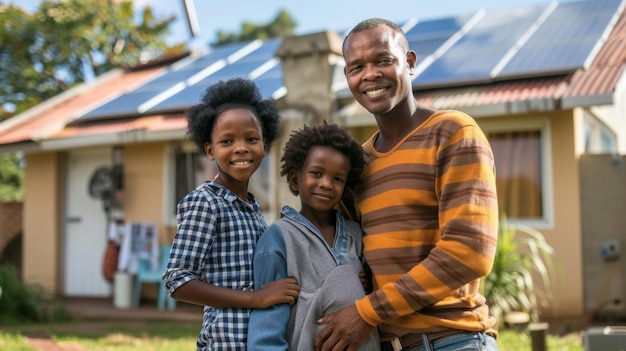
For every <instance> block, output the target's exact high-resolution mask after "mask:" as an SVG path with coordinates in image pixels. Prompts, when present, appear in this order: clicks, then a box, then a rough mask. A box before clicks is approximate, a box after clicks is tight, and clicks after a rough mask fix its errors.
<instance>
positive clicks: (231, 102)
mask: <svg viewBox="0 0 626 351" xmlns="http://www.w3.org/2000/svg"><path fill="white" fill-rule="evenodd" d="M187 116H188V127H187V133H188V136H189V138H190V139H191V140H192V141H193V142H194V143H195V144H196V145H197V146H198V148H199V149H200V150H202V152H204V153H206V155H207V157H208V158H209V159H211V160H212V161H215V163H216V165H217V170H218V174H217V175H216V176H215V178H214V179H213V180H212V181H206V182H204V183H203V184H202V185H200V186H199V187H198V188H196V189H195V190H193V191H191V192H190V193H189V194H187V195H186V196H185V197H184V198H183V199H182V200H181V201H180V202H179V204H178V210H177V216H176V217H177V227H176V236H175V238H174V241H173V243H172V248H171V251H170V258H169V262H168V265H167V269H166V270H165V273H164V274H163V279H164V280H165V285H166V288H167V290H168V292H169V293H170V295H171V296H172V297H173V298H174V299H176V300H179V301H185V302H188V303H192V304H197V305H202V306H204V318H203V321H202V331H201V332H200V335H199V336H198V340H197V350H198V351H200V350H245V347H246V335H247V331H248V330H247V328H248V317H249V314H250V310H251V309H252V308H266V307H269V306H271V305H274V304H277V303H285V304H286V306H288V305H287V304H293V303H294V302H295V300H296V298H297V296H298V291H299V287H298V285H297V283H296V280H295V279H293V278H287V279H283V280H279V281H276V282H274V283H271V284H268V285H265V286H263V287H260V288H257V289H254V286H253V281H252V258H253V253H254V247H255V245H256V242H257V240H258V238H259V236H260V235H261V233H263V231H264V230H265V229H266V227H267V225H266V223H265V219H264V218H263V215H262V214H261V212H260V210H259V203H258V202H257V201H256V200H255V198H254V196H253V195H252V194H250V193H248V182H249V179H250V177H251V176H252V174H253V173H254V172H255V171H256V170H257V168H258V167H259V165H260V164H261V161H262V159H263V157H264V156H265V153H266V151H267V150H268V149H269V147H270V145H271V143H272V142H273V141H274V140H275V139H276V138H277V136H278V132H279V123H278V112H277V110H276V107H275V106H274V104H273V102H272V101H270V100H262V99H261V96H260V94H259V92H258V89H257V87H256V86H255V85H254V83H252V82H251V81H249V80H245V79H241V78H236V79H232V80H229V81H226V82H223V81H220V82H219V83H217V84H215V85H213V86H211V87H209V88H208V89H207V90H206V93H205V95H204V97H203V98H202V101H201V102H200V103H199V104H197V105H194V106H192V107H191V108H190V109H189V111H188V112H187Z"/></svg>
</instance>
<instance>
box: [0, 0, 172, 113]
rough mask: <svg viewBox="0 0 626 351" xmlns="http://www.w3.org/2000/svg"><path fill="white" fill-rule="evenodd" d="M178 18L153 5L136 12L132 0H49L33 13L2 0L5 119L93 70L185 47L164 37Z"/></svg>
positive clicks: (0, 100)
mask: <svg viewBox="0 0 626 351" xmlns="http://www.w3.org/2000/svg"><path fill="white" fill-rule="evenodd" d="M137 17H138V18H139V23H136V21H137ZM174 19H175V18H174V17H170V18H166V19H157V18H155V16H154V14H153V12H152V10H151V9H150V8H149V7H146V8H144V9H143V11H142V13H141V14H140V16H136V14H135V11H134V9H133V6H132V2H131V1H121V2H119V1H102V0H47V1H42V2H41V3H40V5H39V8H38V9H37V10H36V11H35V12H34V13H32V14H29V13H26V12H24V11H23V10H22V9H21V8H18V7H14V6H13V5H9V6H5V5H0V22H2V23H3V27H2V28H0V42H2V46H1V47H0V82H1V83H0V106H2V107H3V109H2V110H1V113H0V120H3V119H5V118H7V117H10V115H11V114H12V113H14V112H15V113H19V112H21V111H24V110H26V109H28V108H30V107H32V106H34V105H36V104H38V103H39V102H41V101H43V100H45V99H48V98H50V97H52V96H55V95H57V94H59V93H61V92H63V91H65V90H67V89H69V88H71V87H72V86H74V85H76V84H78V83H81V82H84V81H85V80H87V79H89V78H90V77H92V76H98V75H100V74H102V73H105V72H107V71H110V70H111V69H113V68H116V67H123V66H130V65H134V64H137V63H141V62H142V61H146V60H149V59H152V58H156V57H158V56H161V55H163V54H164V53H167V52H169V51H176V50H180V49H181V47H176V48H168V47H167V45H166V44H165V42H164V37H165V35H166V34H167V33H168V25H169V24H170V23H171V22H172V21H173V20H174ZM7 106H10V107H12V109H14V111H6V110H5V108H6V107H7Z"/></svg>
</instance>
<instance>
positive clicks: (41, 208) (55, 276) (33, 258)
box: [22, 153, 62, 293]
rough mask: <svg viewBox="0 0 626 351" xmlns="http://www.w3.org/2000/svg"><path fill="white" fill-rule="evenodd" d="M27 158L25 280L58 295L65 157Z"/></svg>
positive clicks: (23, 268)
mask: <svg viewBox="0 0 626 351" xmlns="http://www.w3.org/2000/svg"><path fill="white" fill-rule="evenodd" d="M25 159H26V168H25V173H24V188H25V189H26V193H25V198H24V220H23V228H24V232H23V243H22V245H23V246H22V247H23V250H24V251H23V252H24V256H23V261H22V278H23V280H24V281H25V282H27V283H36V284H37V285H40V286H41V287H43V288H44V289H46V290H48V291H50V292H53V293H58V291H59V286H60V274H59V273H60V272H61V270H60V267H59V243H60V242H61V234H60V226H61V223H60V218H61V215H60V214H61V213H60V211H61V208H60V206H61V201H60V199H61V191H62V186H61V184H62V182H61V174H62V171H61V167H62V162H61V159H62V156H61V155H60V154H58V153H41V154H33V155H26V156H25Z"/></svg>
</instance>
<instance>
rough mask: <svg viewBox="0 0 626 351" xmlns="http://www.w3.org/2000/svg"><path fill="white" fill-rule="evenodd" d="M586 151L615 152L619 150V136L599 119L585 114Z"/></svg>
mask: <svg viewBox="0 0 626 351" xmlns="http://www.w3.org/2000/svg"><path fill="white" fill-rule="evenodd" d="M584 133H585V153H594V154H614V153H616V152H617V137H616V136H615V133H613V132H611V131H610V130H609V128H607V127H606V125H604V124H603V123H602V122H600V121H599V120H598V119H595V118H592V117H589V116H588V115H586V116H585V120H584Z"/></svg>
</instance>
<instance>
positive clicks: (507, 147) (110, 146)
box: [0, 0, 626, 320]
mask: <svg viewBox="0 0 626 351" xmlns="http://www.w3.org/2000/svg"><path fill="white" fill-rule="evenodd" d="M624 6H625V2H624V1H622V0H582V1H575V2H566V3H546V4H536V5H528V6H523V7H517V8H502V9H499V10H493V11H477V12H476V13H470V14H462V15H459V16H453V17H447V18H437V19H411V20H408V21H406V22H405V23H401V24H402V26H403V29H404V30H405V32H406V33H407V37H408V39H409V41H410V45H411V48H412V49H414V50H415V51H416V52H417V53H418V56H419V61H418V65H417V68H416V74H415V79H414V82H413V83H414V93H415V96H416V97H417V98H418V100H419V101H420V102H421V103H423V104H425V105H428V106H432V107H434V108H438V109H444V108H446V109H447V108H452V109H459V110H462V111H465V112H467V113H469V114H470V115H472V116H473V117H475V118H476V120H477V121H478V123H479V124H480V125H481V127H482V128H483V129H484V130H485V132H486V133H487V135H488V137H489V140H490V142H491V143H492V146H493V149H494V153H495V156H496V162H497V167H498V192H499V201H500V203H501V207H502V209H503V211H504V212H506V214H507V216H508V218H509V222H511V223H514V224H516V225H528V226H531V227H533V228H536V229H538V230H540V231H541V232H542V233H543V234H544V235H545V236H546V238H547V239H548V241H549V243H550V244H551V245H552V246H553V247H554V249H555V256H554V258H555V262H556V263H558V267H560V270H559V272H560V274H559V275H558V276H555V277H554V281H553V284H552V293H553V298H552V299H549V300H546V302H548V303H547V304H546V305H545V306H543V316H544V317H545V318H560V319H568V320H575V319H585V318H588V316H589V315H591V314H593V313H599V312H601V311H600V309H602V308H605V307H606V304H605V302H606V301H617V300H619V301H618V303H614V304H612V305H611V306H610V307H611V309H612V312H614V313H618V314H622V315H623V314H624V313H626V311H625V309H624V303H623V302H622V301H623V300H624V298H625V297H626V281H625V279H626V278H625V277H626V276H625V275H624V274H623V272H624V271H625V270H626V263H625V260H624V258H623V257H621V255H620V253H619V248H620V243H621V246H622V247H623V246H624V244H626V243H625V242H624V234H623V228H624V227H625V226H626V218H624V217H625V216H623V215H622V216H620V215H619V212H615V211H618V210H619V209H621V208H623V206H624V200H622V199H626V194H625V193H624V192H625V191H626V190H625V189H626V187H624V182H625V181H626V178H625V176H624V175H623V172H621V171H620V168H619V165H620V164H621V163H622V162H624V158H623V157H622V156H619V155H622V154H624V153H625V152H626V105H625V102H624V101H625V99H624V97H625V96H626V90H625V89H626V87H625V77H626V75H625V74H624V67H625V66H626V14H625V13H624ZM409 12H410V9H407V13H409ZM415 13H419V6H418V5H416V7H415ZM341 43H342V34H340V33H337V32H334V31H326V32H320V33H311V34H306V35H301V36H297V37H290V38H286V39H284V40H277V39H274V40H269V41H266V42H262V41H253V42H247V43H240V44H233V45H228V46H224V47H220V48H215V49H212V50H208V51H207V52H205V53H191V54H189V55H188V56H185V57H179V58H177V59H175V60H174V61H163V62H159V63H154V64H153V65H149V66H146V67H136V68H133V69H126V70H123V69H120V70H116V71H113V72H110V73H109V74H107V75H104V76H101V77H98V78H97V79H96V80H95V81H93V82H90V83H88V84H85V85H83V86H80V87H76V88H74V89H72V90H69V91H67V92H65V93H63V94H61V95H59V96H58V97H56V98H54V99H51V100H49V101H46V102H44V103H42V104H41V105H39V106H37V107H35V108H33V109H31V110H28V111H26V112H24V113H22V114H20V115H18V116H16V117H14V118H11V119H10V120H7V121H5V122H3V123H2V124H0V152H13V151H20V152H22V153H23V154H24V157H25V163H26V168H25V187H26V197H25V200H24V214H23V216H24V220H23V231H22V232H23V258H22V259H23V260H22V263H23V264H22V274H23V277H24V279H25V280H27V281H30V282H37V283H39V284H41V285H43V286H44V287H46V288H48V289H50V290H51V291H54V292H55V293H57V294H59V295H62V296H100V297H106V296H111V294H112V287H111V284H110V283H108V282H106V281H105V280H104V279H103V277H102V274H101V265H102V255H103V254H104V250H105V246H106V243H107V228H108V221H109V220H111V219H112V218H113V219H115V218H120V219H123V220H125V221H140V222H152V223H155V224H156V227H157V231H158V236H159V241H160V242H162V243H168V242H170V241H171V240H172V238H173V234H174V230H175V206H176V203H177V201H178V199H180V198H181V197H182V196H183V195H184V194H186V193H187V192H188V191H189V189H190V188H193V187H195V185H196V184H197V183H198V182H200V181H202V180H204V179H207V178H208V177H210V176H211V175H212V174H214V172H215V170H214V167H213V166H212V165H211V164H210V163H208V162H207V161H206V159H205V158H203V157H202V156H201V155H199V154H198V152H197V150H196V149H195V147H194V146H193V145H191V144H190V143H189V142H188V141H187V140H186V138H185V127H186V120H185V114H184V113H185V110H186V108H187V107H189V106H190V105H192V104H194V103H196V102H197V101H198V100H199V97H200V95H201V94H202V92H203V90H204V89H205V88H206V87H207V86H209V85H210V84H212V83H214V82H217V81H219V80H223V79H228V78H230V77H234V76H247V77H249V78H251V79H253V80H254V81H255V82H256V83H257V85H258V86H259V88H260V90H261V92H262V94H263V95H264V96H265V97H273V98H275V99H276V100H277V101H278V104H279V108H280V111H281V115H282V121H281V123H282V124H281V128H282V130H283V133H282V134H283V136H282V139H281V140H279V141H278V142H277V143H276V144H275V145H274V147H273V150H272V153H271V155H270V156H269V157H267V158H266V160H265V162H264V164H263V165H262V167H261V169H260V171H259V172H257V174H256V175H255V179H254V180H253V182H251V184H252V185H253V189H252V192H253V193H254V194H255V195H256V196H257V197H258V198H260V200H261V201H262V202H263V203H264V204H265V205H266V206H265V207H264V211H265V213H266V214H267V218H268V219H269V220H270V221H271V220H273V219H274V218H275V217H276V215H277V213H278V210H279V208H280V207H281V206H282V205H283V204H286V203H290V204H291V203H293V201H295V199H294V197H293V196H292V195H291V194H290V193H289V191H288V189H287V188H286V185H285V184H284V183H285V182H284V180H283V179H280V178H279V176H278V172H277V167H278V160H279V155H280V151H281V148H282V143H284V141H285V139H286V137H287V136H288V134H289V131H290V130H293V129H295V128H298V127H300V126H301V125H302V124H303V123H307V124H313V123H319V122H321V121H322V120H324V119H326V120H332V121H334V122H337V123H339V124H341V125H343V126H345V127H347V128H349V129H350V130H351V131H352V133H353V135H355V136H356V137H357V138H358V139H360V140H362V141H364V140H365V139H366V138H367V137H369V136H370V135H371V134H372V133H373V132H374V131H375V130H376V124H375V121H374V118H373V117H372V116H371V115H369V114H368V113H367V111H365V110H363V109H362V108H361V107H360V106H359V105H358V104H356V103H355V101H354V99H353V98H352V97H351V95H350V93H349V91H348V90H347V88H346V84H345V78H344V77H343V60H342V58H341ZM594 154H601V155H599V156H598V157H592V156H593V155H594ZM102 167H105V168H106V169H109V170H110V171H111V172H109V173H108V176H109V177H104V178H99V177H97V176H96V174H102V173H98V172H97V171H99V170H101V169H102ZM593 171H595V172H593ZM105 173H106V172H105ZM102 187H104V191H103V188H102ZM596 187H597V188H596ZM596 189H601V190H602V191H596ZM598 194H601V195H598ZM620 206H621V207H620ZM611 245H612V246H611ZM607 247H612V250H614V251H611V254H610V257H607V255H605V254H604V253H605V252H606V251H602V250H603V249H606V248H607Z"/></svg>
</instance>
